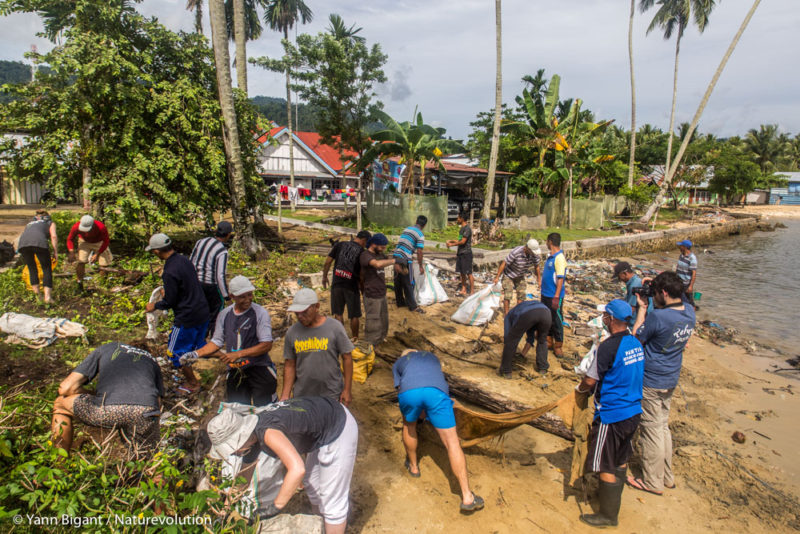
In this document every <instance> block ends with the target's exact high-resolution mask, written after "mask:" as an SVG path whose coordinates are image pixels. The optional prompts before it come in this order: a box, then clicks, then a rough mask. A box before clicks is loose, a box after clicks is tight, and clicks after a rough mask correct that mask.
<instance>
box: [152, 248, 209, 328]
mask: <svg viewBox="0 0 800 534" xmlns="http://www.w3.org/2000/svg"><path fill="white" fill-rule="evenodd" d="M161 280H162V281H163V282H164V298H163V299H161V300H159V301H158V302H156V309H157V310H170V309H171V310H172V311H173V312H174V313H175V318H174V320H173V322H174V324H175V326H185V327H188V328H191V327H195V326H200V325H201V324H203V323H205V322H208V301H207V300H206V295H205V293H203V287H202V286H201V285H200V282H199V281H198V280H197V271H195V270H194V265H193V264H192V262H191V261H189V258H187V257H186V256H184V255H182V254H178V253H177V252H176V253H174V254H173V255H172V256H170V257H169V258H167V261H165V262H164V271H163V272H162V273H161Z"/></svg>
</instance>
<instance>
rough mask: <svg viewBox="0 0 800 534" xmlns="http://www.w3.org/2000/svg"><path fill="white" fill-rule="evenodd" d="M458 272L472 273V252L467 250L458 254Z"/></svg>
mask: <svg viewBox="0 0 800 534" xmlns="http://www.w3.org/2000/svg"><path fill="white" fill-rule="evenodd" d="M456 272H457V273H461V274H472V252H471V251H470V252H465V253H464V254H459V255H458V256H456Z"/></svg>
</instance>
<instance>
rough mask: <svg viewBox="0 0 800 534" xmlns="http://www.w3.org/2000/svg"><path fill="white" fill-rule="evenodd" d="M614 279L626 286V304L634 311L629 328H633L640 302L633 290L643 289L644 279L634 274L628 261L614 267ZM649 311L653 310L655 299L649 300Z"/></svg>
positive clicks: (629, 321)
mask: <svg viewBox="0 0 800 534" xmlns="http://www.w3.org/2000/svg"><path fill="white" fill-rule="evenodd" d="M613 278H615V279H617V280H619V281H620V282H623V283H624V284H625V302H627V303H628V305H629V306H630V307H631V308H632V309H633V315H631V318H630V319H629V320H628V326H633V324H634V323H635V322H636V314H637V311H638V309H639V302H638V301H637V300H636V295H635V294H634V292H633V290H634V289H636V288H637V287H642V279H641V278H639V275H638V274H636V273H634V272H633V267H631V264H630V263H628V262H627V261H621V262H619V263H617V264H616V265H615V266H614V276H613ZM647 302H648V304H647V311H648V312H649V311H652V310H653V299H647Z"/></svg>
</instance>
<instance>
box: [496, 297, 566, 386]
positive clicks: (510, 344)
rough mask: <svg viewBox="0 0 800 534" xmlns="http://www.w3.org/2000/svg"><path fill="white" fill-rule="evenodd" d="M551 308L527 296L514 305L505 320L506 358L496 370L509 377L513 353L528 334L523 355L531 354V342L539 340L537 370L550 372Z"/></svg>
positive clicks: (504, 356) (537, 343) (543, 372)
mask: <svg viewBox="0 0 800 534" xmlns="http://www.w3.org/2000/svg"><path fill="white" fill-rule="evenodd" d="M551 320H552V319H551V316H550V310H549V309H548V308H547V306H545V305H544V304H542V303H541V302H539V301H538V300H524V301H522V302H520V303H519V304H517V305H516V306H514V307H513V308H511V310H510V311H509V312H508V313H507V314H506V316H505V320H504V324H503V359H502V361H501V363H500V368H499V369H498V371H497V374H499V375H500V376H502V377H503V378H506V379H510V378H511V371H512V364H513V361H514V355H515V354H516V353H517V347H519V342H520V340H522V337H523V336H525V337H526V339H525V348H523V349H522V356H523V358H524V357H526V356H527V355H528V351H529V350H530V348H531V346H532V345H533V344H534V342H535V343H536V370H537V371H539V373H541V374H542V376H544V375H546V374H547V370H548V369H549V368H550V364H549V363H548V362H547V333H548V332H549V331H550V321H551Z"/></svg>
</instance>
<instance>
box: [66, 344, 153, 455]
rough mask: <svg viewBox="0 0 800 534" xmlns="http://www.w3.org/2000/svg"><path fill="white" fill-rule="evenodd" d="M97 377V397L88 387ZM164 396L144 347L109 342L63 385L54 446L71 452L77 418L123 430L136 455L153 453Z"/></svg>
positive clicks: (88, 358)
mask: <svg viewBox="0 0 800 534" xmlns="http://www.w3.org/2000/svg"><path fill="white" fill-rule="evenodd" d="M95 377H97V388H96V391H95V394H94V395H92V394H90V393H89V392H87V391H86V390H84V389H83V385H84V384H86V383H88V382H91V381H92V380H93V379H94V378H95ZM163 396H164V383H163V379H162V377H161V368H160V367H159V366H158V363H156V360H155V358H153V356H152V355H151V354H150V353H149V352H147V351H146V350H144V349H140V348H138V347H133V346H130V345H125V344H122V343H106V344H105V345H102V346H100V347H98V348H97V349H95V350H94V351H92V353H91V354H89V356H87V357H86V359H85V360H83V362H81V364H80V365H78V367H76V368H75V370H73V371H72V372H71V373H70V374H69V376H67V378H66V379H64V381H63V382H61V384H60V385H59V386H58V398H56V401H55V403H54V405H53V426H52V430H53V443H55V444H56V446H59V447H62V448H63V449H65V450H67V451H69V449H70V447H71V446H72V418H73V417H75V418H77V419H78V421H81V422H82V423H84V424H87V425H90V426H96V427H100V428H116V429H118V430H119V431H120V432H121V433H122V435H123V437H124V438H125V439H126V441H129V442H132V443H133V445H135V447H136V452H139V451H148V452H152V450H153V448H154V447H155V446H156V445H157V444H158V439H159V430H158V429H159V416H160V415H161V414H160V412H159V406H160V404H161V397H163Z"/></svg>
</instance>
